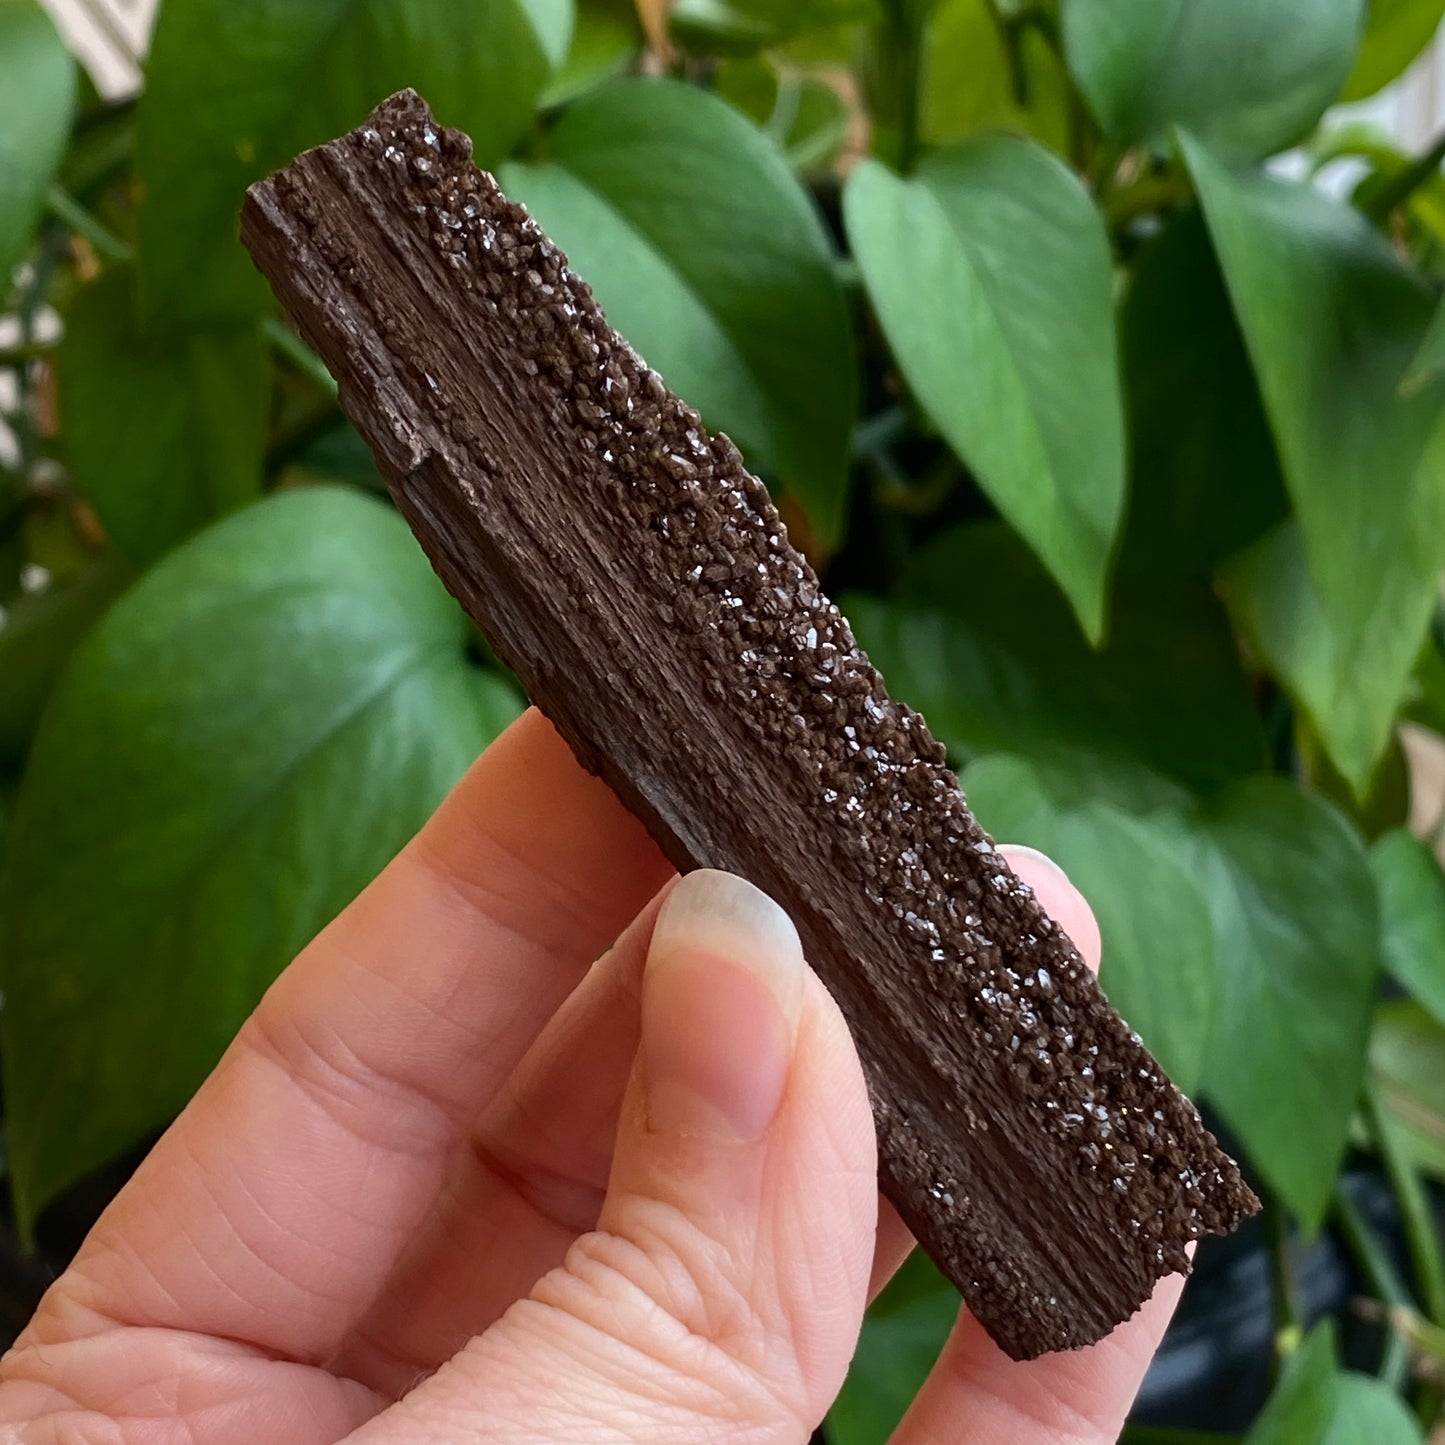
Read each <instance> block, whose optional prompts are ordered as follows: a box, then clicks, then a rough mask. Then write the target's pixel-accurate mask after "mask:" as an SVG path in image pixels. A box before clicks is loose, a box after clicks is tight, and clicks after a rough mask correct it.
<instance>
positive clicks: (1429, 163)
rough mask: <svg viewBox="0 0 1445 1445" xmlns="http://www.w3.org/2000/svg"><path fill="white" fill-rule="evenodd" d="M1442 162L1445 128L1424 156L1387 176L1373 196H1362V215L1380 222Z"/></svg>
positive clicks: (1418, 187) (1435, 170)
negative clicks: (1396, 173) (1364, 197)
mask: <svg viewBox="0 0 1445 1445" xmlns="http://www.w3.org/2000/svg"><path fill="white" fill-rule="evenodd" d="M1442 161H1445V131H1442V132H1441V133H1440V135H1439V136H1438V137H1436V140H1435V143H1434V144H1433V145H1432V146H1431V147H1430V149H1429V150H1428V151H1426V152H1425V154H1424V155H1422V156H1419V157H1417V158H1416V159H1415V160H1413V161H1411V162H1410V164H1409V165H1408V166H1406V167H1405V169H1404V170H1402V171H1401V172H1400V173H1399V174H1398V175H1395V176H1391V177H1390V179H1389V180H1388V181H1386V182H1385V183H1384V184H1383V185H1382V186H1380V188H1379V189H1378V190H1377V191H1376V192H1375V193H1374V195H1372V196H1370V197H1368V198H1367V199H1366V201H1365V203H1364V209H1365V214H1366V215H1368V216H1370V217H1371V218H1372V219H1373V220H1376V221H1383V220H1384V219H1385V217H1386V216H1388V215H1389V214H1390V212H1391V211H1395V210H1398V209H1399V208H1400V207H1401V206H1403V205H1404V204H1405V202H1406V201H1408V200H1409V199H1410V197H1411V196H1413V195H1414V194H1415V192H1416V191H1418V190H1419V189H1420V187H1421V186H1423V185H1424V184H1425V183H1426V182H1427V181H1428V180H1429V179H1430V177H1431V176H1433V175H1436V174H1437V173H1438V172H1439V170H1440V163H1441V162H1442Z"/></svg>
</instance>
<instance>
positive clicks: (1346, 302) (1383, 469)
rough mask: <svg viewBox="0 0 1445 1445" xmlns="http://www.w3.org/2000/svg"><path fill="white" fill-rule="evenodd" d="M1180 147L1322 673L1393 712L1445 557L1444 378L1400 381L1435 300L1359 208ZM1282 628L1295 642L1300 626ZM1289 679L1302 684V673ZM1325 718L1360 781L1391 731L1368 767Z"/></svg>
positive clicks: (1322, 718)
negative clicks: (1386, 650)
mask: <svg viewBox="0 0 1445 1445" xmlns="http://www.w3.org/2000/svg"><path fill="white" fill-rule="evenodd" d="M1184 145H1185V152H1186V154H1187V156H1188V160H1189V165H1190V169H1191V170H1192V172H1193V174H1194V178H1195V181H1196V183H1197V185H1198V187H1199V191H1200V196H1201V199H1202V201H1203V204H1204V211H1205V215H1206V218H1207V220H1208V223H1209V229H1210V233H1211V235H1212V236H1213V238H1214V244H1215V248H1216V250H1217V252H1218V255H1219V258H1220V262H1221V265H1222V268H1223V271H1224V275H1225V279H1226V281H1227V283H1228V286H1229V290H1230V294H1231V296H1232V298H1233V301H1234V308H1235V312H1236V315H1237V316H1238V318H1239V322H1240V327H1241V329H1242V331H1243V333H1244V338H1245V342H1246V344H1247V346H1248V348H1249V352H1250V356H1251V358H1252V359H1253V362H1254V369H1255V373H1256V375H1257V376H1258V378H1259V384H1260V390H1261V393H1262V395H1263V397H1264V402H1265V407H1266V410H1267V412H1268V414H1269V418H1270V422H1271V425H1272V427H1273V430H1274V435H1275V440H1276V442H1277V444H1278V447H1279V456H1280V461H1281V463H1282V465H1283V469H1284V476H1285V484H1286V486H1287V488H1288V490H1289V494H1290V497H1291V499H1292V500H1293V502H1294V507H1295V513H1296V515H1297V517H1298V519H1299V525H1300V532H1301V535H1302V537H1303V541H1304V548H1305V554H1306V557H1307V559H1308V570H1309V576H1310V578H1311V579H1312V581H1313V584H1314V589H1315V592H1316V595H1317V600H1318V603H1319V606H1320V611H1321V616H1322V618H1323V620H1324V622H1325V624H1326V625H1327V627H1328V630H1329V634H1330V636H1329V642H1328V647H1327V648H1326V647H1323V646H1316V647H1315V648H1314V649H1313V651H1312V660H1313V662H1314V663H1315V664H1316V666H1319V665H1320V664H1321V663H1322V662H1324V661H1326V658H1325V654H1326V652H1327V653H1328V659H1327V661H1328V680H1329V682H1330V684H1331V686H1332V690H1333V691H1337V692H1340V693H1343V692H1346V691H1347V690H1348V689H1349V688H1352V687H1353V688H1359V687H1360V675H1361V673H1362V672H1368V673H1369V674H1370V677H1371V685H1372V688H1373V689H1375V690H1378V691H1379V692H1381V693H1384V694H1385V696H1383V697H1382V698H1380V699H1378V700H1377V711H1378V712H1381V713H1383V712H1384V711H1386V710H1393V707H1394V706H1395V705H1397V704H1398V702H1399V699H1400V697H1401V695H1402V694H1403V691H1404V684H1405V672H1406V668H1405V667H1401V666H1400V665H1399V663H1398V657H1399V655H1400V653H1401V652H1402V651H1405V650H1408V653H1409V656H1410V657H1411V658H1413V656H1414V652H1415V649H1416V648H1417V647H1418V645H1419V641H1420V637H1421V631H1422V625H1423V624H1422V621H1421V619H1422V617H1423V612H1424V610H1425V609H1426V608H1427V607H1428V603H1427V601H1426V598H1427V597H1432V596H1433V594H1434V592H1435V589H1436V588H1437V586H1438V583H1439V577H1440V570H1441V566H1442V564H1445V426H1442V424H1441V416H1442V408H1445V377H1442V378H1440V379H1439V380H1437V381H1435V382H1433V383H1431V384H1429V385H1427V386H1425V387H1423V388H1421V389H1420V390H1418V391H1416V392H1415V393H1413V394H1405V393H1404V392H1402V389H1401V386H1400V381H1401V378H1402V377H1404V376H1405V375H1406V373H1407V372H1408V371H1409V369H1410V367H1411V364H1412V362H1413V361H1414V359H1415V357H1416V356H1417V355H1418V353H1419V351H1420V346H1421V343H1422V341H1423V340H1424V337H1425V333H1426V328H1427V327H1428V326H1429V324H1430V317H1431V310H1432V298H1431V296H1430V293H1429V291H1428V289H1427V288H1426V287H1425V286H1424V284H1423V282H1422V281H1421V280H1420V278H1419V277H1418V275H1416V274H1415V273H1414V272H1412V271H1410V270H1409V269H1407V268H1406V267H1405V266H1404V265H1403V264H1402V263H1401V262H1400V261H1399V259H1398V258H1397V257H1396V256H1395V254H1394V252H1393V251H1392V249H1391V248H1390V246H1389V244H1388V243H1387V242H1386V241H1385V239H1384V238H1383V237H1382V236H1380V234H1379V233H1378V232H1376V231H1375V230H1374V229H1373V228H1372V227H1371V226H1370V225H1369V224H1368V223H1367V222H1366V221H1365V220H1364V218H1363V217H1361V216H1360V215H1358V214H1357V213H1356V212H1354V211H1353V210H1351V209H1350V208H1349V207H1345V206H1340V205H1336V204H1335V203H1333V202H1331V201H1330V200H1328V199H1327V198H1326V197H1325V196H1323V195H1322V194H1321V193H1320V192H1318V191H1316V190H1315V189H1314V188H1312V187H1310V186H1307V185H1296V184H1290V183H1286V182H1283V181H1279V180H1274V179H1271V178H1268V177H1264V176H1252V177H1238V176H1234V175H1231V174H1230V173H1229V172H1228V171H1226V170H1225V169H1224V168H1223V167H1222V166H1221V165H1220V164H1219V163H1218V162H1217V161H1216V160H1215V159H1214V158H1213V157H1212V156H1210V155H1209V153H1208V152H1207V151H1205V150H1204V149H1203V147H1201V146H1200V145H1199V144H1198V143H1197V142H1194V141H1190V140H1186V141H1185V143H1184ZM1386 578H1388V585H1387V586H1382V580H1383V579H1386ZM1259 580H1260V582H1261V584H1263V586H1267V585H1268V581H1269V579H1267V578H1261V579H1259ZM1260 590H1262V588H1257V589H1256V592H1257V593H1258V592H1259V591H1260ZM1292 590H1293V591H1295V592H1298V591H1299V588H1298V587H1295V588H1293V589H1292ZM1270 591H1272V592H1273V593H1274V594H1275V596H1276V597H1279V596H1282V588H1280V587H1273V588H1270ZM1296 607H1297V610H1298V609H1299V608H1302V607H1303V603H1302V602H1299V601H1297V602H1296ZM1277 630H1281V631H1282V632H1283V633H1284V635H1285V637H1286V638H1287V637H1288V634H1289V630H1290V625H1289V623H1288V622H1287V621H1286V622H1279V623H1277ZM1386 633H1394V634H1396V635H1397V636H1398V645H1397V646H1396V647H1394V648H1393V649H1391V653H1392V655H1391V657H1390V659H1389V662H1390V666H1388V667H1386V666H1385V665H1384V664H1383V663H1380V662H1379V661H1377V660H1376V659H1375V657H1374V650H1375V649H1376V648H1378V647H1379V643H1380V638H1381V637H1382V636H1383V635H1384V634H1386ZM1275 650H1276V651H1279V650H1281V649H1280V648H1278V647H1276V649H1275ZM1283 676H1284V679H1285V681H1286V682H1289V683H1291V684H1292V686H1294V687H1295V688H1296V689H1297V690H1298V691H1299V692H1300V693H1302V694H1303V693H1304V692H1305V688H1304V686H1303V680H1302V676H1301V673H1300V672H1299V671H1298V670H1295V671H1292V672H1288V673H1285V674H1283ZM1320 691H1321V689H1320V687H1319V686H1318V685H1316V686H1315V687H1312V688H1311V689H1310V692H1311V693H1312V694H1316V695H1317V694H1319V693H1320ZM1315 721H1316V724H1317V727H1318V730H1319V732H1320V734H1321V736H1322V737H1323V738H1324V740H1325V742H1326V744H1327V745H1328V746H1329V747H1330V751H1331V754H1332V756H1333V757H1334V760H1335V762H1336V764H1337V765H1338V766H1339V768H1340V771H1341V772H1343V773H1344V774H1345V775H1346V776H1347V777H1349V778H1350V780H1351V782H1353V783H1355V785H1356V786H1357V787H1360V788H1362V787H1363V785H1364V782H1365V781H1366V774H1367V772H1368V767H1369V765H1370V764H1373V762H1374V761H1375V758H1376V757H1377V756H1378V752H1379V749H1380V748H1381V747H1382V746H1383V741H1384V740H1383V737H1380V736H1378V734H1377V736H1376V737H1374V738H1373V739H1366V741H1367V742H1369V743H1370V744H1371V745H1372V747H1373V753H1372V754H1371V755H1370V756H1368V758H1367V759H1366V760H1365V762H1364V763H1362V761H1361V758H1360V756H1359V755H1358V753H1359V751H1360V748H1359V744H1360V739H1359V738H1358V737H1357V736H1356V737H1352V738H1351V739H1350V742H1351V746H1350V747H1349V748H1346V747H1345V746H1344V745H1343V739H1342V736H1341V734H1342V732H1343V731H1344V730H1343V729H1342V728H1341V727H1340V726H1338V725H1336V724H1334V723H1333V721H1332V719H1331V718H1330V717H1329V716H1328V715H1324V714H1316V715H1315Z"/></svg>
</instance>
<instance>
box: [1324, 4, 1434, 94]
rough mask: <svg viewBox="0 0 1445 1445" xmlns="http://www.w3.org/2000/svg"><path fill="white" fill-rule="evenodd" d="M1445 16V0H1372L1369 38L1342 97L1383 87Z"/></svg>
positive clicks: (1367, 28) (1367, 29)
mask: <svg viewBox="0 0 1445 1445" xmlns="http://www.w3.org/2000/svg"><path fill="white" fill-rule="evenodd" d="M1442 19H1445V0H1370V4H1369V20H1368V23H1367V24H1366V26H1365V38H1364V42H1363V44H1362V45H1361V46H1360V53H1359V55H1358V57H1357V58H1356V60H1355V68H1354V70H1353V71H1351V72H1350V78H1349V80H1348V81H1347V82H1346V84H1345V88H1344V92H1343V94H1342V95H1341V97H1340V99H1341V100H1363V99H1364V98H1365V97H1366V96H1370V95H1374V94H1375V92H1376V91H1379V90H1383V89H1384V87H1385V86H1387V85H1388V84H1389V83H1390V82H1391V81H1392V80H1394V79H1395V77H1396V76H1398V75H1400V74H1402V73H1403V72H1404V71H1406V70H1408V69H1409V67H1410V65H1411V63H1412V62H1413V61H1414V60H1415V59H1416V57H1418V56H1419V54H1420V52H1421V51H1422V50H1424V49H1425V47H1426V46H1427V45H1428V44H1429V43H1430V37H1431V36H1432V35H1434V34H1435V32H1436V30H1438V29H1439V28H1440V22H1441V20H1442Z"/></svg>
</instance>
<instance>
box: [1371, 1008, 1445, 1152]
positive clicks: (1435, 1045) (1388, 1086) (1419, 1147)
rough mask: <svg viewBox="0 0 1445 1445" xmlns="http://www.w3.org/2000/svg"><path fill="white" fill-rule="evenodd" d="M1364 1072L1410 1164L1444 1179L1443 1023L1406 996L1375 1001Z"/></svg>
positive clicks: (1444, 1040)
mask: <svg viewBox="0 0 1445 1445" xmlns="http://www.w3.org/2000/svg"><path fill="white" fill-rule="evenodd" d="M1370 1071H1371V1073H1372V1074H1373V1075H1374V1078H1375V1080H1376V1082H1377V1083H1378V1085H1379V1089H1380V1095H1381V1099H1382V1101H1383V1103H1384V1106H1385V1108H1386V1109H1387V1110H1388V1111H1389V1115H1390V1119H1391V1120H1392V1122H1393V1124H1394V1125H1395V1128H1396V1131H1397V1133H1398V1134H1399V1135H1400V1136H1401V1137H1402V1138H1403V1140H1404V1143H1405V1145H1406V1147H1407V1148H1408V1149H1409V1151H1410V1155H1411V1157H1412V1158H1413V1159H1414V1161H1415V1163H1416V1165H1417V1166H1418V1167H1419V1168H1420V1169H1422V1170H1424V1171H1426V1172H1427V1173H1429V1174H1430V1175H1432V1176H1433V1177H1434V1178H1435V1179H1437V1180H1445V1025H1442V1024H1441V1023H1440V1022H1439V1021H1438V1020H1436V1019H1434V1018H1431V1016H1430V1015H1429V1014H1428V1013H1427V1012H1426V1011H1425V1010H1424V1009H1423V1008H1421V1007H1420V1005H1419V1004H1417V1003H1412V1002H1410V1001H1409V1000H1408V999H1397V1000H1396V1001H1395V1002H1393V1003H1384V1004H1381V1005H1380V1006H1379V1008H1378V1009H1376V1010H1375V1021H1374V1027H1373V1029H1372V1030H1371V1033H1370Z"/></svg>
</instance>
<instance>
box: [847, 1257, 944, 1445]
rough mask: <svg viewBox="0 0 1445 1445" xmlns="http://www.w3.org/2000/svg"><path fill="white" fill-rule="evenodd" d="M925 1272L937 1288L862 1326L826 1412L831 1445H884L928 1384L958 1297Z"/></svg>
mask: <svg viewBox="0 0 1445 1445" xmlns="http://www.w3.org/2000/svg"><path fill="white" fill-rule="evenodd" d="M917 1257H918V1258H919V1259H920V1260H921V1259H922V1252H921V1251H919V1252H918V1255H917ZM911 1262H912V1261H910V1263H911ZM925 1266H926V1269H927V1271H928V1273H930V1274H932V1275H933V1277H934V1279H935V1280H936V1281H937V1285H936V1287H934V1288H932V1289H930V1290H927V1291H926V1292H924V1293H920V1294H919V1295H917V1296H916V1297H915V1298H913V1299H912V1300H910V1301H909V1302H908V1303H906V1304H904V1305H902V1306H901V1307H899V1308H897V1309H893V1310H889V1311H886V1312H884V1311H878V1310H874V1311H871V1312H870V1313H869V1315H868V1318H867V1319H866V1320H864V1322H863V1332H862V1334H861V1336H860V1337H859V1340H858V1348H857V1350H856V1351H855V1352H854V1355H853V1363H852V1364H851V1365H850V1366H849V1369H848V1378H847V1380H845V1381H844V1383H843V1389H842V1391H841V1392H840V1393H839V1395H838V1398H837V1400H836V1401H835V1402H834V1405H833V1408H832V1409H831V1410H830V1411H829V1412H828V1440H829V1442H830V1445H885V1442H886V1441H887V1440H888V1439H889V1437H890V1436H891V1435H892V1434H893V1431H894V1428H895V1427H896V1426H897V1424H898V1422H899V1421H900V1420H901V1419H902V1418H903V1416H904V1413H905V1412H906V1411H907V1409H908V1407H909V1406H910V1405H911V1404H912V1403H913V1397H914V1396H915V1395H916V1394H917V1393H918V1391H919V1388H920V1387H921V1386H922V1384H923V1382H924V1380H925V1379H927V1378H928V1372H929V1371H930V1370H931V1369H932V1368H933V1366H934V1363H935V1361H936V1360H937V1359H938V1355H939V1352H940V1351H941V1350H942V1348H943V1345H944V1342H945V1341H946V1340H947V1339H948V1333H949V1331H950V1330H951V1329H952V1328H953V1324H954V1321H955V1320H956V1319H957V1318H958V1291H957V1290H956V1289H954V1288H953V1286H952V1285H950V1284H949V1283H948V1282H947V1281H946V1280H944V1279H943V1278H942V1276H941V1275H938V1274H937V1273H936V1271H934V1270H933V1269H932V1266H927V1265H926V1262H925ZM904 1268H905V1269H907V1268H908V1265H905V1266H904ZM880 1303H881V1301H880Z"/></svg>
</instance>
